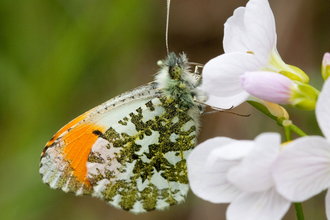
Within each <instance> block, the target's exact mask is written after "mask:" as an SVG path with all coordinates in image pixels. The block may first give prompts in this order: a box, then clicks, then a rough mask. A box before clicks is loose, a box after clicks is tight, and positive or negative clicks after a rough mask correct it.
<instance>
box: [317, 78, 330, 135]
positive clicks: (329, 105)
mask: <svg viewBox="0 0 330 220" xmlns="http://www.w3.org/2000/svg"><path fill="white" fill-rule="evenodd" d="M315 114H316V118H317V122H318V124H319V126H320V128H321V130H322V133H323V135H324V136H325V137H326V138H327V140H330V80H327V81H325V83H324V85H323V88H322V90H321V93H320V94H319V97H318V100H317V103H316V109H315Z"/></svg>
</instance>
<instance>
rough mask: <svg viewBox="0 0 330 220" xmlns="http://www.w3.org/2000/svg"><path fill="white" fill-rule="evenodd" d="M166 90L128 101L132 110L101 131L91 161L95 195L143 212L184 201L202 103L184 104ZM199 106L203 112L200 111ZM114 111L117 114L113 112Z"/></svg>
mask: <svg viewBox="0 0 330 220" xmlns="http://www.w3.org/2000/svg"><path fill="white" fill-rule="evenodd" d="M180 104H181V103H180V102H179V100H173V99H171V98H169V97H166V96H160V97H154V98H151V99H145V100H143V104H141V105H139V107H134V108H133V109H132V107H131V106H130V103H127V104H126V105H124V106H123V107H122V108H129V109H130V111H129V113H128V114H127V115H125V116H123V117H121V118H118V122H117V123H114V124H112V125H111V127H109V128H108V129H107V130H106V132H104V133H98V135H99V138H98V140H97V141H96V143H95V144H94V145H93V147H92V150H91V152H90V155H89V159H88V162H87V171H88V178H89V181H90V183H91V184H92V186H93V188H94V194H93V196H96V197H99V198H101V199H104V200H106V201H108V202H109V203H111V204H112V205H114V206H115V207H117V208H122V209H125V210H130V211H132V212H136V213H140V212H145V211H150V210H154V209H164V208H166V207H168V206H170V205H174V204H177V203H180V202H182V201H184V198H185V196H186V194H187V192H188V188H189V187H188V177H187V167H186V158H187V156H188V154H189V152H190V151H191V150H192V149H193V148H194V146H195V142H196V122H195V121H194V119H193V118H192V117H191V116H190V115H195V114H198V113H199V110H198V108H197V107H196V106H194V107H192V108H190V109H182V107H181V108H179V105H180ZM196 112H198V113H196ZM110 116H111V114H110Z"/></svg>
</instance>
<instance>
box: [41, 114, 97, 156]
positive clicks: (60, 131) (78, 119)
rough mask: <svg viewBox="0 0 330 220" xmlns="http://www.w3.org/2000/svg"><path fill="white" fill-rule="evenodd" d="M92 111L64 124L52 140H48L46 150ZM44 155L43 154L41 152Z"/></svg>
mask: <svg viewBox="0 0 330 220" xmlns="http://www.w3.org/2000/svg"><path fill="white" fill-rule="evenodd" d="M91 111H92V110H89V111H87V112H85V113H84V114H82V115H80V116H78V117H77V118H75V119H73V120H72V121H70V122H69V123H68V124H66V125H65V126H64V127H63V128H61V129H60V130H59V131H58V132H57V133H56V134H55V135H54V136H53V137H52V139H50V141H48V142H47V144H46V148H48V147H49V146H50V145H52V144H53V143H54V141H55V140H56V139H57V138H58V137H59V136H61V134H63V133H64V132H65V131H67V130H68V129H69V128H71V127H72V126H74V125H75V124H77V123H78V122H80V121H82V120H83V119H85V118H86V117H87V116H88V115H89V114H90V112H91ZM43 153H44V152H43ZM43 153H42V154H41V156H42V155H43Z"/></svg>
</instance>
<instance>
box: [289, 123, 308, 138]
mask: <svg viewBox="0 0 330 220" xmlns="http://www.w3.org/2000/svg"><path fill="white" fill-rule="evenodd" d="M290 129H291V131H293V132H294V133H296V134H297V135H299V136H300V137H304V136H307V134H306V133H305V132H303V131H302V130H301V129H300V128H298V127H297V126H296V125H294V124H292V125H291V126H290Z"/></svg>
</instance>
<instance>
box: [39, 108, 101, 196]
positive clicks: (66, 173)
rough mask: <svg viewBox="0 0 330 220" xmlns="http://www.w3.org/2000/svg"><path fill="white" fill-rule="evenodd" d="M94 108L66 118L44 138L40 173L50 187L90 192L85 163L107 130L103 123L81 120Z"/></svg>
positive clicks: (90, 187) (84, 192)
mask: <svg viewBox="0 0 330 220" xmlns="http://www.w3.org/2000/svg"><path fill="white" fill-rule="evenodd" d="M93 110H94V109H92V110H90V111H88V112H86V113H84V114H82V115H80V116H78V117H77V118H75V119H74V120H72V121H71V122H69V123H68V124H67V125H65V126H64V127H63V128H61V129H60V130H59V131H58V132H57V133H56V134H55V135H54V136H53V138H52V139H51V140H50V141H48V142H47V144H46V146H45V148H44V150H43V152H42V154H41V161H40V174H41V176H42V177H43V181H44V182H45V183H47V184H49V185H50V186H51V188H57V189H58V188H62V189H63V190H64V191H70V192H76V193H78V194H80V193H83V194H90V193H91V192H92V191H91V190H92V186H91V184H90V182H89V179H88V177H87V167H86V163H87V160H88V157H89V154H90V151H91V149H92V147H93V145H94V143H95V142H96V141H97V139H98V138H99V133H100V134H101V133H104V132H105V131H106V128H105V127H104V126H99V125H97V124H95V123H93V122H84V121H83V120H84V119H86V118H87V117H88V116H89V115H90V114H91V112H92V111H93ZM95 131H97V132H95ZM93 132H94V133H93ZM80 190H82V191H81V192H79V191H80Z"/></svg>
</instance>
